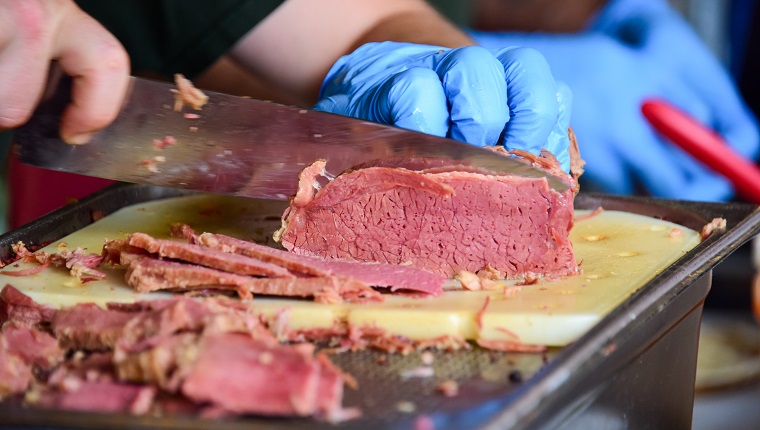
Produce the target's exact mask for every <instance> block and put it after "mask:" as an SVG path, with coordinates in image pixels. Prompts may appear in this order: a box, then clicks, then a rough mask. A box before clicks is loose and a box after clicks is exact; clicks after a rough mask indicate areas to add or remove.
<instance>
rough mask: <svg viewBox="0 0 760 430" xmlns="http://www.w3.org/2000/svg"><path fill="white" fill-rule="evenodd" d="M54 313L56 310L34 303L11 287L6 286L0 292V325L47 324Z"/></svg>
mask: <svg viewBox="0 0 760 430" xmlns="http://www.w3.org/2000/svg"><path fill="white" fill-rule="evenodd" d="M56 312H57V310H56V309H53V308H51V307H49V306H43V305H41V304H39V303H37V302H35V301H34V300H32V298H31V297H29V296H27V295H26V294H24V293H22V292H21V291H19V290H17V289H16V288H14V287H13V286H12V285H6V286H5V287H3V289H2V291H0V325H2V324H3V323H5V322H6V321H14V322H16V323H21V324H27V325H35V324H39V323H48V322H50V321H52V320H53V318H54V317H55V314H56Z"/></svg>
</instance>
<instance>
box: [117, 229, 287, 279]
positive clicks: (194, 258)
mask: <svg viewBox="0 0 760 430" xmlns="http://www.w3.org/2000/svg"><path fill="white" fill-rule="evenodd" d="M127 243H129V245H131V246H135V247H138V248H142V249H144V250H146V251H148V252H151V253H155V254H158V255H159V256H161V257H166V258H172V259H177V260H182V261H186V262H188V263H194V264H200V265H203V266H207V267H212V268H214V269H219V270H223V271H225V272H230V273H236V274H238V275H258V276H269V277H284V278H289V277H293V275H292V274H291V273H290V272H288V271H287V269H284V268H282V267H280V266H277V265H275V264H271V263H267V262H264V261H261V260H256V259H253V258H248V257H245V256H242V255H230V254H228V253H225V252H221V251H216V250H213V249H209V248H205V247H202V246H198V245H194V244H190V243H182V242H176V241H173V240H162V239H154V238H152V237H150V236H148V235H147V234H144V233H132V234H131V235H129V239H128V242H127Z"/></svg>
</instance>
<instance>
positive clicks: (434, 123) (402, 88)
mask: <svg viewBox="0 0 760 430" xmlns="http://www.w3.org/2000/svg"><path fill="white" fill-rule="evenodd" d="M372 99H374V100H375V103H374V104H373V106H375V112H374V114H373V115H372V118H370V119H371V120H373V121H377V122H381V123H385V124H393V125H395V126H397V127H401V128H406V129H409V130H416V131H421V132H423V133H428V134H434V135H437V136H442V137H443V136H446V134H447V133H448V130H449V124H450V122H449V111H448V109H447V104H446V103H447V102H446V94H445V93H444V89H443V87H442V86H441V81H440V80H439V79H438V75H437V74H436V73H435V72H434V71H433V70H431V69H424V68H421V67H414V68H411V69H407V70H404V71H402V72H399V73H397V74H395V75H393V76H392V77H390V78H389V79H387V80H386V81H385V82H384V83H383V84H382V85H380V87H379V88H378V89H377V92H376V94H375V95H374V96H373V97H372Z"/></svg>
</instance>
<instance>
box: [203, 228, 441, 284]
mask: <svg viewBox="0 0 760 430" xmlns="http://www.w3.org/2000/svg"><path fill="white" fill-rule="evenodd" d="M197 241H198V243H199V244H200V245H203V246H207V247H209V248H213V249H217V250H220V251H224V252H230V253H235V254H241V255H246V256H248V257H251V258H257V259H260V260H264V261H268V262H271V263H274V264H277V265H280V266H282V267H285V268H287V269H288V270H290V271H292V272H296V273H301V274H304V275H311V276H343V277H351V278H354V279H357V280H359V281H361V282H363V283H365V284H367V285H372V286H377V287H390V289H391V291H396V290H408V291H416V292H422V293H426V294H432V295H438V294H440V293H441V292H442V285H443V283H444V282H445V281H446V279H445V278H443V277H441V276H438V275H435V274H433V273H430V272H428V271H425V270H421V269H417V268H414V267H409V266H400V265H396V264H382V263H363V262H357V261H340V260H325V259H322V258H319V257H311V256H308V255H298V254H294V253H291V252H287V251H282V250H279V249H275V248H272V247H269V246H264V245H259V244H257V243H254V242H248V241H244V240H240V239H236V238H234V237H230V236H225V235H223V234H212V233H203V234H201V235H200V236H198V237H197Z"/></svg>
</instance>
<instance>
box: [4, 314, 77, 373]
mask: <svg viewBox="0 0 760 430" xmlns="http://www.w3.org/2000/svg"><path fill="white" fill-rule="evenodd" d="M0 344H2V346H3V347H4V348H5V349H6V351H7V352H8V353H10V354H14V355H17V356H18V357H20V358H21V359H22V360H24V362H25V363H27V364H30V365H32V366H36V367H38V368H40V369H44V370H48V369H51V368H52V367H54V366H56V365H57V364H58V363H60V362H61V361H62V360H63V351H62V350H61V348H60V347H59V346H58V340H56V338H54V337H53V336H51V335H49V334H47V333H44V332H41V331H39V330H37V329H34V328H31V327H28V326H24V325H21V324H18V323H15V322H9V323H7V324H5V325H4V326H3V331H2V332H1V333H0Z"/></svg>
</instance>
